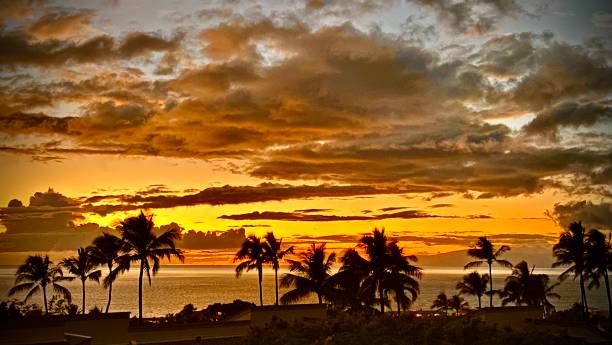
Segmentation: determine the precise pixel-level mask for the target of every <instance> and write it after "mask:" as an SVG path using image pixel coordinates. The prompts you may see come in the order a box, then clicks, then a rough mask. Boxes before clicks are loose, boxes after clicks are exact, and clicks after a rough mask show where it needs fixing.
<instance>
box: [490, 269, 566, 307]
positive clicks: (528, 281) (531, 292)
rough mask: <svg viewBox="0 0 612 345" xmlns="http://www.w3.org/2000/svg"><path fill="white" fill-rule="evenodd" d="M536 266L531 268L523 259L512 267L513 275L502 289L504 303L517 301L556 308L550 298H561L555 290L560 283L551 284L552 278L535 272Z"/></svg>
mask: <svg viewBox="0 0 612 345" xmlns="http://www.w3.org/2000/svg"><path fill="white" fill-rule="evenodd" d="M534 270H535V266H534V267H533V268H532V269H531V270H530V269H529V265H528V264H527V262H525V261H521V262H519V263H518V264H516V265H515V266H514V268H513V269H512V275H510V276H508V277H507V278H506V285H505V286H504V288H503V290H502V291H501V293H500V295H501V297H502V305H504V306H505V305H507V304H509V303H515V304H516V305H523V304H526V305H531V306H544V307H546V308H554V306H553V305H552V303H550V301H549V298H557V299H559V298H561V296H559V294H557V293H555V292H553V289H555V288H556V287H557V286H558V285H559V283H556V284H553V285H549V283H550V279H549V277H548V275H546V274H534V273H533V271H534Z"/></svg>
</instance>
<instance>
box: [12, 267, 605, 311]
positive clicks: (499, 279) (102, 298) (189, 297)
mask: <svg viewBox="0 0 612 345" xmlns="http://www.w3.org/2000/svg"><path fill="white" fill-rule="evenodd" d="M15 270H16V266H0V294H1V296H2V297H1V298H0V299H1V300H7V299H9V298H8V290H9V289H10V288H11V286H12V285H13V283H14V274H15ZM102 272H103V274H106V272H105V271H104V270H103V271H102ZM284 272H286V271H285V270H283V269H281V271H280V272H279V276H280V275H281V274H282V273H284ZM482 272H483V273H484V272H485V271H484V270H482ZM561 272H562V270H560V269H536V271H535V273H546V274H548V275H550V276H551V278H556V277H557V276H558V275H559V274H560V273H561ZM466 273H467V272H466V271H464V270H463V269H461V268H455V267H424V272H423V278H422V280H421V294H420V295H419V297H418V299H417V301H416V302H415V303H414V305H413V306H412V309H413V310H419V309H424V310H427V309H429V307H430V306H431V303H432V301H433V300H434V299H435V298H436V296H437V295H438V293H440V292H441V291H444V292H446V294H447V295H449V296H451V295H453V294H455V293H456V290H455V285H456V284H457V282H458V281H460V280H461V277H462V276H463V275H464V274H466ZM509 273H510V271H509V270H503V269H496V270H494V271H493V277H494V280H493V285H494V286H493V287H494V288H497V287H501V286H503V284H504V278H505V277H506V276H507V275H508V274H509ZM64 285H65V286H66V287H68V288H69V289H70V291H71V292H72V299H73V303H75V304H77V305H79V307H80V305H81V283H80V281H72V282H67V283H64ZM603 285H604V284H603V283H602V287H601V288H600V289H593V290H588V291H587V297H588V302H589V306H590V307H592V308H595V309H600V310H607V297H606V291H605V287H604V286H603ZM86 290H87V291H86V293H87V296H86V297H87V299H86V302H87V306H86V309H87V310H89V309H90V308H93V307H94V306H98V307H99V308H100V309H102V310H103V309H104V308H105V306H106V301H107V295H108V293H107V291H106V290H105V289H104V288H103V287H102V285H101V284H100V285H98V284H96V283H95V282H87V286H86ZM283 291H284V290H283V289H281V293H282V292H283ZM556 292H557V293H559V294H560V295H561V299H560V300H552V302H553V304H554V305H555V306H556V307H557V309H558V310H562V309H566V308H569V307H570V306H571V305H572V304H573V303H575V302H577V301H578V300H579V296H580V293H579V288H578V283H577V281H573V280H571V279H568V280H566V281H564V282H563V283H562V284H561V285H560V286H559V287H557V289H556ZM263 293H264V303H265V304H273V303H274V272H273V271H272V270H271V269H266V270H264V283H263ZM17 297H18V298H21V296H17ZM464 298H465V299H466V301H468V302H469V304H470V307H477V306H478V302H477V300H476V298H474V297H471V296H464ZM236 299H241V300H245V301H251V302H255V303H258V301H259V291H258V288H257V274H256V273H255V272H249V273H246V274H244V275H243V276H242V277H240V278H236V276H235V274H234V271H233V267H232V266H203V265H165V266H162V268H161V270H160V271H159V272H158V274H157V275H156V276H153V277H152V284H151V286H149V285H148V283H147V282H146V278H145V282H144V288H143V300H144V301H143V305H144V306H143V308H144V315H145V317H153V316H163V315H166V314H168V313H176V312H178V311H180V310H181V309H182V308H183V306H184V305H185V304H188V303H192V304H193V305H194V306H196V307H197V308H198V309H202V308H205V307H206V306H207V305H209V304H213V303H216V302H221V303H227V302H232V301H233V300H236ZM41 301H42V296H41V295H40V294H38V295H34V297H33V298H32V299H31V301H30V302H31V303H37V304H39V305H41V304H42V302H41ZM303 302H304V303H307V302H315V296H312V298H311V299H309V300H304V301H303ZM482 303H483V306H487V305H488V303H489V302H488V298H487V297H483V300H482ZM494 304H496V305H499V301H498V300H497V299H494ZM392 306H393V307H395V305H394V304H392ZM111 311H129V312H131V313H132V315H136V314H137V312H138V272H137V270H132V271H130V272H128V273H127V274H124V275H122V276H120V277H119V278H118V280H117V281H116V282H115V284H114V285H113V300H112V304H111Z"/></svg>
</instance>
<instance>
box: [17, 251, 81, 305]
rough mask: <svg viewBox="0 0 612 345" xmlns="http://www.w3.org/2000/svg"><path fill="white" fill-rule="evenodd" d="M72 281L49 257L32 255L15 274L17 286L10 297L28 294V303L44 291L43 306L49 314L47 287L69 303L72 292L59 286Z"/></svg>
mask: <svg viewBox="0 0 612 345" xmlns="http://www.w3.org/2000/svg"><path fill="white" fill-rule="evenodd" d="M69 280H72V278H70V277H64V273H63V272H62V268H61V267H60V266H55V265H53V262H52V261H51V260H49V256H48V255H45V256H44V257H42V256H41V255H32V256H28V257H27V259H26V260H25V262H24V263H23V264H21V265H20V266H19V267H18V268H17V272H16V273H15V286H13V287H12V288H11V289H10V290H9V293H8V295H9V296H13V295H15V294H17V293H20V292H26V291H27V292H26V295H25V297H24V301H25V302H27V301H28V299H30V297H32V296H33V295H34V294H35V293H36V292H38V291H40V290H42V295H43V306H44V308H45V314H47V313H48V312H49V310H48V308H49V306H48V303H47V287H51V288H52V289H53V292H54V293H58V294H60V295H62V296H63V297H64V298H65V299H66V300H68V302H70V301H71V300H72V295H71V294H70V290H68V289H67V288H65V287H64V286H62V285H60V284H58V282H61V281H69Z"/></svg>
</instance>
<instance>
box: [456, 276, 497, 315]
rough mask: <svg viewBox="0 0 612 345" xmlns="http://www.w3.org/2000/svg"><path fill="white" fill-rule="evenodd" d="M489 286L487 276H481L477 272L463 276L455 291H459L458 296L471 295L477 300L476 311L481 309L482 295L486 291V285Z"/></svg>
mask: <svg viewBox="0 0 612 345" xmlns="http://www.w3.org/2000/svg"><path fill="white" fill-rule="evenodd" d="M488 284H489V275H488V274H483V275H481V274H480V273H478V272H477V271H474V272H472V273H469V274H466V275H464V276H463V281H462V282H459V283H457V286H456V289H457V290H459V294H460V295H472V296H476V297H477V298H478V309H480V308H482V305H481V303H480V300H481V298H482V295H484V294H485V293H486V291H487V285H488Z"/></svg>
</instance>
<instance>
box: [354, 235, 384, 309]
mask: <svg viewBox="0 0 612 345" xmlns="http://www.w3.org/2000/svg"><path fill="white" fill-rule="evenodd" d="M390 243H392V242H390V241H389V240H388V238H387V236H386V235H385V229H381V230H378V229H377V228H374V231H372V235H365V236H363V237H361V239H360V240H359V243H358V244H357V247H359V248H362V249H364V250H365V253H366V255H367V259H366V260H367V262H368V276H367V277H366V278H365V279H364V281H363V283H362V289H364V290H365V292H366V293H374V291H378V298H379V303H380V311H381V312H382V313H384V312H385V305H386V303H387V302H386V300H385V280H386V279H387V278H388V277H389V270H390V268H391V265H392V263H391V258H390V255H389V246H390V245H391V244H390ZM368 291H371V292H368Z"/></svg>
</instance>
